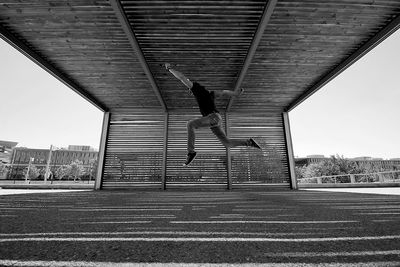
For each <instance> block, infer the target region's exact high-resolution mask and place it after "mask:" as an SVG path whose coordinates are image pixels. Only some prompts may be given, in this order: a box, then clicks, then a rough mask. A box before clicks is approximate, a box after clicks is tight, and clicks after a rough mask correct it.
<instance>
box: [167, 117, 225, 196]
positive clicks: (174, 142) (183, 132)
mask: <svg viewBox="0 0 400 267" xmlns="http://www.w3.org/2000/svg"><path fill="white" fill-rule="evenodd" d="M199 116H201V115H199V114H198V113H187V114H185V113H170V114H169V120H168V148H167V149H168V152H167V177H166V186H167V188H171V187H174V186H185V185H191V184H197V185H204V186H207V185H210V186H218V185H220V186H222V187H224V188H226V184H227V167H226V164H227V162H226V160H227V158H226V149H225V147H224V146H223V145H222V144H221V143H220V142H219V140H218V139H217V138H216V137H215V136H214V134H213V133H212V132H211V130H210V129H209V128H204V129H198V130H197V131H196V143H195V145H196V152H197V157H196V159H195V160H194V161H193V163H192V164H191V165H190V167H183V166H182V165H183V163H184V162H185V159H186V155H187V122H188V121H189V120H191V119H194V118H196V117H199ZM222 117H224V116H222ZM223 119H224V118H223ZM223 124H225V120H224V121H223Z"/></svg>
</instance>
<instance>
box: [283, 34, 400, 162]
mask: <svg viewBox="0 0 400 267" xmlns="http://www.w3.org/2000/svg"><path fill="white" fill-rule="evenodd" d="M399 78H400V30H398V31H397V32H395V33H394V34H392V35H391V36H389V37H388V38H387V39H386V40H384V41H383V42H382V43H381V44H380V45H378V46H377V47H375V48H374V49H373V50H371V51H370V52H369V53H368V54H367V55H365V56H364V57H362V58H361V59H360V60H358V61H357V62H356V63H354V64H353V65H352V66H351V67H349V68H348V69H346V70H345V71H344V72H343V73H341V74H340V75H339V76H337V77H336V78H335V79H334V80H332V81H331V82H330V83H328V84H327V85H326V86H324V87H323V88H321V89H320V90H319V91H317V93H315V94H313V95H312V96H311V97H309V98H308V99H307V100H306V101H305V102H303V103H302V104H301V105H299V106H298V107H296V108H295V109H294V110H293V111H291V112H290V113H289V118H290V126H291V132H292V142H293V150H294V154H295V156H298V157H304V156H307V155H314V154H320V155H325V156H331V155H340V156H344V157H347V158H353V157H359V156H369V157H375V158H383V159H390V158H400V118H399V117H400V83H399V81H400V79H399Z"/></svg>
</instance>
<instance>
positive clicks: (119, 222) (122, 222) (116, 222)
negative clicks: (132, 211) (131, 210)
mask: <svg viewBox="0 0 400 267" xmlns="http://www.w3.org/2000/svg"><path fill="white" fill-rule="evenodd" d="M140 223H142V224H143V223H151V221H115V222H75V223H72V224H140Z"/></svg>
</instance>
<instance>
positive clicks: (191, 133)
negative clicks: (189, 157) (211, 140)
mask: <svg viewBox="0 0 400 267" xmlns="http://www.w3.org/2000/svg"><path fill="white" fill-rule="evenodd" d="M210 126H211V121H210V117H209V116H206V117H201V118H198V119H194V120H191V121H189V122H188V123H187V129H188V140H187V150H188V153H192V152H194V145H195V141H196V133H195V129H198V128H205V127H207V128H208V127H210Z"/></svg>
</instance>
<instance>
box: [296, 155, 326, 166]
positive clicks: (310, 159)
mask: <svg viewBox="0 0 400 267" xmlns="http://www.w3.org/2000/svg"><path fill="white" fill-rule="evenodd" d="M327 159H329V158H326V157H325V156H324V155H309V156H307V157H305V158H295V159H294V162H295V164H296V166H297V167H303V166H308V165H310V164H315V163H319V162H321V161H324V160H327Z"/></svg>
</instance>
